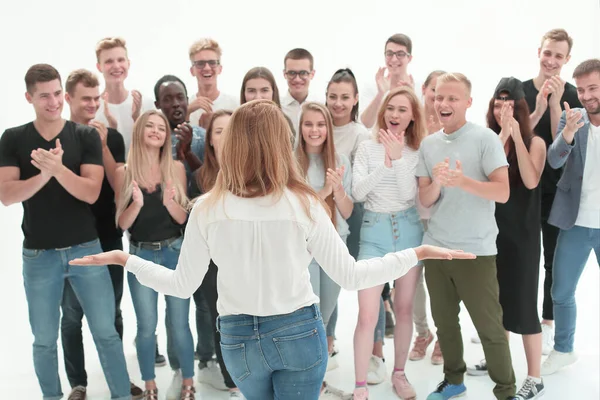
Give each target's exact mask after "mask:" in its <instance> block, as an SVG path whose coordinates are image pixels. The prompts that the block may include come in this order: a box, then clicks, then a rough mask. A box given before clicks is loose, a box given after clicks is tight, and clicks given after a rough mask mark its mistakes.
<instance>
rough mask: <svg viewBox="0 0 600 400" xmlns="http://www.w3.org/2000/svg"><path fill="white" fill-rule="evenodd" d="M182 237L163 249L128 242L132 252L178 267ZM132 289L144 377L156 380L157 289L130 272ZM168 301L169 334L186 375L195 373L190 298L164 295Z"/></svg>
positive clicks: (129, 279)
mask: <svg viewBox="0 0 600 400" xmlns="http://www.w3.org/2000/svg"><path fill="white" fill-rule="evenodd" d="M182 241H183V239H182V238H179V239H177V240H175V241H174V242H172V243H170V244H168V245H166V246H161V248H160V249H156V250H155V249H147V248H144V247H136V246H135V245H133V244H130V245H129V252H130V253H131V254H134V255H136V256H138V257H141V258H143V259H144V260H149V261H152V262H155V263H156V264H159V265H162V266H164V267H165V268H169V269H172V270H174V269H175V268H176V267H177V261H178V259H179V252H180V250H181V243H182ZM127 281H128V283H129V291H130V292H131V300H132V301H133V308H134V310H135V316H136V319H137V339H136V348H137V357H138V363H139V365H140V371H141V373H142V380H144V381H151V380H154V379H155V377H156V375H155V373H154V362H155V349H156V325H157V324H158V307H157V302H158V293H157V292H156V291H155V290H154V289H150V288H149V287H147V286H144V285H142V284H141V283H140V282H139V281H138V280H137V278H136V277H135V275H134V274H132V273H131V272H128V273H127ZM165 302H166V303H167V315H168V318H167V324H168V327H167V335H169V336H170V337H169V340H172V341H173V345H174V348H175V351H176V352H177V359H178V361H179V363H180V364H181V373H182V376H183V378H184V379H187V378H192V377H193V376H194V342H193V339H192V332H191V331H190V325H189V313H190V299H181V298H179V297H173V296H165Z"/></svg>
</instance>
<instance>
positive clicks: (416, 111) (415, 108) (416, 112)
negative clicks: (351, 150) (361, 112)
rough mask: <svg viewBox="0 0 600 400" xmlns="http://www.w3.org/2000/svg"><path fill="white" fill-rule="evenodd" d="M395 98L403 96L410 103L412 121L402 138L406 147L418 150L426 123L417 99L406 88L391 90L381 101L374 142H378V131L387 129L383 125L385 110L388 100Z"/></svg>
mask: <svg viewBox="0 0 600 400" xmlns="http://www.w3.org/2000/svg"><path fill="white" fill-rule="evenodd" d="M396 96H404V97H406V98H407V99H408V101H409V102H410V106H411V108H412V114H413V115H412V121H410V123H409V124H408V126H407V127H406V131H405V133H404V138H405V140H406V145H407V146H408V147H410V148H411V149H413V150H419V146H420V145H421V141H422V140H423V138H424V137H425V136H427V123H426V122H425V115H424V112H423V106H422V105H421V102H420V101H419V98H418V97H417V95H416V94H415V92H414V91H413V90H412V88H410V87H408V86H401V87H399V88H396V89H394V90H391V91H390V92H389V93H388V95H387V96H385V98H384V99H383V102H382V103H381V107H379V112H378V113H377V123H376V124H375V132H374V134H375V140H376V141H377V142H379V130H380V129H387V126H386V124H385V109H386V108H387V106H388V104H389V102H390V100H392V99H393V98H394V97H396Z"/></svg>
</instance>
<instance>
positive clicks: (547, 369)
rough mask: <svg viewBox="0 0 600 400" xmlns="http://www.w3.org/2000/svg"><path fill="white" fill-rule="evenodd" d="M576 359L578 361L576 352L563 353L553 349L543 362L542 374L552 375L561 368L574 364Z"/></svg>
mask: <svg viewBox="0 0 600 400" xmlns="http://www.w3.org/2000/svg"><path fill="white" fill-rule="evenodd" d="M575 361H577V355H576V354H575V352H570V353H561V352H560V351H556V350H552V352H551V353H550V355H549V356H548V358H546V361H544V363H543V364H542V375H543V376H546V375H552V374H553V373H555V372H557V371H558V370H559V369H562V368H564V367H566V366H568V365H571V364H574V363H575Z"/></svg>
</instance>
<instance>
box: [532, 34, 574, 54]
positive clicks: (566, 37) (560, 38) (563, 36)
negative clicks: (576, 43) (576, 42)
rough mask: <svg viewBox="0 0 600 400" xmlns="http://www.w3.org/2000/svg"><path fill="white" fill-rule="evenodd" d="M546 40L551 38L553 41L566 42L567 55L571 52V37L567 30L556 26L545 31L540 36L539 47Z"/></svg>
mask: <svg viewBox="0 0 600 400" xmlns="http://www.w3.org/2000/svg"><path fill="white" fill-rule="evenodd" d="M546 40H552V41H554V42H567V44H568V45H569V52H568V53H567V55H569V54H571V49H572V48H573V38H572V37H571V36H569V34H568V33H567V31H565V30H564V29H561V28H558V29H552V30H550V31H548V32H546V33H545V34H544V36H543V37H542V43H541V44H540V47H543V46H544V42H545V41H546Z"/></svg>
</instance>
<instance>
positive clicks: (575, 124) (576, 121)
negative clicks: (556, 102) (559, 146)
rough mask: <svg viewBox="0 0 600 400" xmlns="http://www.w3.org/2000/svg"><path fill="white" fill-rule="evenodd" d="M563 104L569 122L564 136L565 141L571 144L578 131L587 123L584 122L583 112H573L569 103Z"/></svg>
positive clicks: (564, 130)
mask: <svg viewBox="0 0 600 400" xmlns="http://www.w3.org/2000/svg"><path fill="white" fill-rule="evenodd" d="M563 104H564V106H565V114H566V119H567V121H566V124H565V128H564V129H563V133H562V135H563V137H564V139H565V141H566V142H567V143H569V144H571V143H572V142H573V138H574V137H575V133H577V131H578V130H579V129H581V128H582V127H583V125H584V124H585V123H584V122H583V119H582V117H583V115H582V114H581V111H579V110H571V106H569V103H567V102H566V101H565V102H564V103H563Z"/></svg>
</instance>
